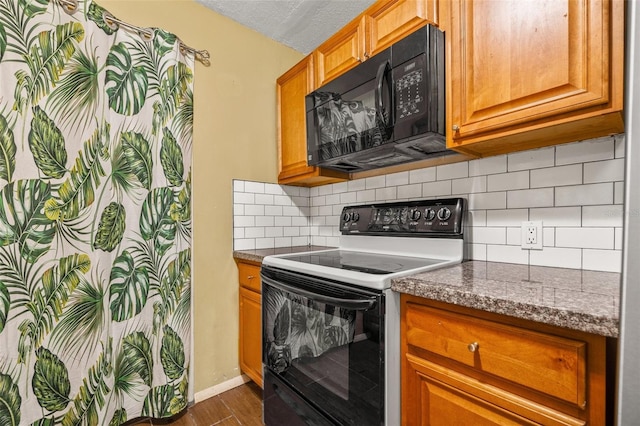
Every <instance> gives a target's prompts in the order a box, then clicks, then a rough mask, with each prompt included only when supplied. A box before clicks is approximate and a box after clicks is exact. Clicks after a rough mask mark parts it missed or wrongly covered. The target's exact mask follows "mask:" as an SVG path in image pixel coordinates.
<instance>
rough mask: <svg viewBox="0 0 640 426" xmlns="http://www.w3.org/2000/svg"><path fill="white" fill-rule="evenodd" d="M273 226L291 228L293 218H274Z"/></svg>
mask: <svg viewBox="0 0 640 426" xmlns="http://www.w3.org/2000/svg"><path fill="white" fill-rule="evenodd" d="M273 224H274V225H275V226H283V227H284V226H291V217H290V216H276V217H274V222H273Z"/></svg>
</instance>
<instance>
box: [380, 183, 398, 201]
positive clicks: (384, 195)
mask: <svg viewBox="0 0 640 426" xmlns="http://www.w3.org/2000/svg"><path fill="white" fill-rule="evenodd" d="M397 198H398V192H397V191H396V187H395V186H392V187H388V188H380V189H376V201H394V200H396V199H397Z"/></svg>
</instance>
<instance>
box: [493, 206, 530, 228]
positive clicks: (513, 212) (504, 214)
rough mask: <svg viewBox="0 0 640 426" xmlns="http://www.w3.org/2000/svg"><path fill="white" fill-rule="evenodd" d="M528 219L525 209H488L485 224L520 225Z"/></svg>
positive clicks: (527, 212)
mask: <svg viewBox="0 0 640 426" xmlns="http://www.w3.org/2000/svg"><path fill="white" fill-rule="evenodd" d="M527 220H529V211H528V210H527V209H509V210H488V211H487V226H521V225H522V222H524V221H527Z"/></svg>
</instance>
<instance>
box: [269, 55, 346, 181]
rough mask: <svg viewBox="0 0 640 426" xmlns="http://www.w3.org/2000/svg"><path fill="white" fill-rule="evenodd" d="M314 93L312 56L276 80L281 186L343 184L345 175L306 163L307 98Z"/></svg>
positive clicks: (279, 179) (279, 177) (279, 176)
mask: <svg viewBox="0 0 640 426" xmlns="http://www.w3.org/2000/svg"><path fill="white" fill-rule="evenodd" d="M312 90H313V55H308V56H307V57H306V58H304V59H303V60H302V61H300V62H298V63H297V64H296V65H294V66H293V68H291V69H290V70H288V71H287V72H286V73H284V74H283V75H281V76H280V77H279V78H278V80H277V81H276V99H277V114H278V159H279V163H278V183H280V184H288V185H302V186H315V185H324V184H327V183H334V182H341V181H343V180H345V179H347V177H348V176H345V175H344V174H343V173H339V172H336V171H333V170H325V169H322V168H320V167H313V166H309V165H308V164H307V126H306V111H305V99H304V97H305V96H306V95H307V94H308V93H310V92H311V91H312Z"/></svg>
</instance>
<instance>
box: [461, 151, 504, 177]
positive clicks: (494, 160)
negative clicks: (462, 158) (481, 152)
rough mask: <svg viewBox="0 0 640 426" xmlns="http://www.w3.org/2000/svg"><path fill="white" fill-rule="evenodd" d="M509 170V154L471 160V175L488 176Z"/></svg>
mask: <svg viewBox="0 0 640 426" xmlns="http://www.w3.org/2000/svg"><path fill="white" fill-rule="evenodd" d="M506 171H507V156H506V155H497V156H495V157H487V158H480V159H478V160H471V161H469V176H486V175H492V174H496V173H504V172H506Z"/></svg>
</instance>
